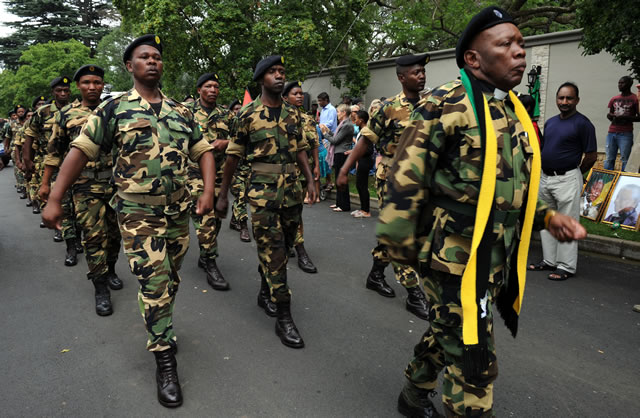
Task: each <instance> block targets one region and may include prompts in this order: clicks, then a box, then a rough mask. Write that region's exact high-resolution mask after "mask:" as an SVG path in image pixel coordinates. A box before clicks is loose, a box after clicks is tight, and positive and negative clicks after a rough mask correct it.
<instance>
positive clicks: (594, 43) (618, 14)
mask: <svg viewBox="0 0 640 418" xmlns="http://www.w3.org/2000/svg"><path fill="white" fill-rule="evenodd" d="M638 22H640V8H638V6H637V4H635V3H633V2H628V1H621V0H613V1H608V2H607V3H606V7H603V2H601V1H595V0H582V1H581V2H580V7H579V8H578V23H579V24H580V25H581V26H582V27H583V28H584V37H583V39H582V42H581V45H582V47H583V48H584V51H585V53H586V54H588V55H592V54H597V53H599V52H601V51H606V52H608V53H610V54H611V55H613V57H614V60H615V61H616V62H617V63H619V64H620V65H628V66H629V67H630V68H631V71H632V72H633V76H634V77H635V78H636V79H640V32H638V30H636V29H635V27H636V26H637V25H638Z"/></svg>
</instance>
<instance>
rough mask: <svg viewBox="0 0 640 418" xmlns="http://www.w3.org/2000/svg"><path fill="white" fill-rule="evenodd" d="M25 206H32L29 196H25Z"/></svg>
mask: <svg viewBox="0 0 640 418" xmlns="http://www.w3.org/2000/svg"><path fill="white" fill-rule="evenodd" d="M25 206H26V207H28V208H30V207H31V206H33V200H31V199H29V196H27V203H25Z"/></svg>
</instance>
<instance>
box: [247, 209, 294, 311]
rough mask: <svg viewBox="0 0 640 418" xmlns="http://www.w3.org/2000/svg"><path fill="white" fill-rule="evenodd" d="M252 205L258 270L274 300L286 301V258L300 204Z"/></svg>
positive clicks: (288, 291) (287, 290) (287, 293)
mask: <svg viewBox="0 0 640 418" xmlns="http://www.w3.org/2000/svg"><path fill="white" fill-rule="evenodd" d="M250 207H251V226H252V227H253V236H254V238H255V240H256V245H257V246H258V261H259V262H260V270H261V271H262V273H263V274H264V277H265V279H266V281H267V283H268V284H269V290H270V293H271V300H272V301H273V302H276V303H277V302H288V301H289V300H291V291H290V290H289V287H288V286H287V261H288V260H289V250H290V249H291V247H292V246H293V240H294V239H295V236H296V230H297V229H298V224H299V223H300V216H301V214H302V205H301V204H300V205H295V206H292V207H289V208H279V209H271V208H265V207H262V206H254V205H250Z"/></svg>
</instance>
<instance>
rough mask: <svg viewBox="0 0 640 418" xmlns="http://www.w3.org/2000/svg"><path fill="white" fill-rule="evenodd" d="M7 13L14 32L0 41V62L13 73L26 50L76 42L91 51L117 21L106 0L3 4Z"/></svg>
mask: <svg viewBox="0 0 640 418" xmlns="http://www.w3.org/2000/svg"><path fill="white" fill-rule="evenodd" d="M4 3H5V5H6V8H7V11H8V12H9V13H11V14H13V15H15V16H17V17H18V19H17V20H15V21H13V22H8V23H7V25H8V26H9V27H11V28H13V29H14V30H15V31H14V32H13V33H12V34H11V35H9V36H7V37H4V38H0V61H2V62H3V64H4V67H5V68H11V69H14V70H15V69H16V68H17V67H18V65H19V61H18V59H19V57H20V55H21V54H22V52H23V51H24V50H25V49H26V48H27V47H28V46H29V45H34V44H39V43H46V42H50V41H53V42H56V41H68V40H69V39H76V40H79V41H80V42H82V43H83V44H84V45H86V46H87V47H89V48H91V54H92V55H93V53H94V50H95V47H96V46H97V44H98V41H99V40H100V39H101V38H102V37H103V36H104V35H105V34H106V33H108V32H109V30H110V29H109V26H108V25H109V24H110V23H111V24H112V22H113V21H114V20H117V19H118V15H117V13H116V11H115V9H114V7H113V5H112V4H111V1H110V0H65V1H63V0H5V1H4Z"/></svg>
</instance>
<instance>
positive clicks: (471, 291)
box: [460, 69, 540, 376]
mask: <svg viewBox="0 0 640 418" xmlns="http://www.w3.org/2000/svg"><path fill="white" fill-rule="evenodd" d="M460 73H461V81H462V84H463V86H464V88H465V90H466V93H467V95H468V96H469V99H470V101H471V105H472V107H473V111H474V114H475V117H476V121H477V122H478V127H479V130H480V135H481V141H482V147H483V148H484V156H483V163H482V165H483V167H482V182H481V184H480V192H479V195H478V205H477V208H476V216H475V223H474V228H473V235H472V239H471V250H470V253H469V261H468V263H467V266H466V268H465V271H464V273H463V275H462V284H461V288H460V300H461V303H462V316H463V321H462V341H463V343H464V369H465V370H463V372H464V374H465V376H477V375H479V374H480V373H482V372H483V371H484V370H486V369H487V368H488V365H489V360H488V351H487V335H486V328H487V327H486V311H485V310H486V309H488V307H487V306H486V305H487V304H488V303H489V302H488V298H487V297H486V296H487V289H488V283H489V275H490V274H491V248H492V245H493V241H494V237H493V211H494V206H495V204H494V202H495V189H496V165H497V162H498V140H497V137H496V134H495V130H494V128H493V121H492V119H491V113H490V111H489V105H488V103H487V100H486V98H485V97H484V94H482V91H481V90H480V88H479V86H478V82H477V81H476V80H475V79H473V76H471V77H470V76H469V75H468V74H467V73H466V72H465V70H464V69H463V70H460ZM509 98H510V99H511V102H512V103H513V105H514V108H515V113H516V116H517V118H518V120H519V121H520V123H522V125H523V127H524V130H525V132H527V135H528V137H529V143H530V145H531V147H532V148H533V161H532V165H531V175H530V178H529V186H528V193H527V197H526V203H525V211H524V216H522V214H521V216H520V221H521V228H522V231H521V234H520V242H519V243H518V245H517V248H516V250H515V252H514V253H516V254H517V264H516V269H511V271H512V272H513V273H514V274H510V277H508V278H505V279H506V281H507V286H506V288H505V289H502V290H501V292H500V295H499V297H498V301H497V307H498V311H499V312H500V314H501V316H502V317H503V318H504V320H505V324H506V325H507V327H508V328H509V330H510V331H511V332H512V334H513V336H514V337H515V335H516V333H517V327H518V315H519V314H520V308H521V306H522V298H523V296H524V287H525V280H526V278H525V276H526V263H527V256H528V252H529V244H530V240H531V232H532V228H533V218H534V215H535V210H536V204H537V201H538V187H539V184H540V148H539V145H538V141H537V139H536V138H537V137H536V133H535V130H534V128H533V124H532V122H531V119H530V118H529V115H528V113H527V111H526V110H525V108H524V106H523V105H522V103H521V102H520V100H519V99H518V98H517V97H516V95H515V94H514V93H513V91H509ZM483 308H484V309H483Z"/></svg>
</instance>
